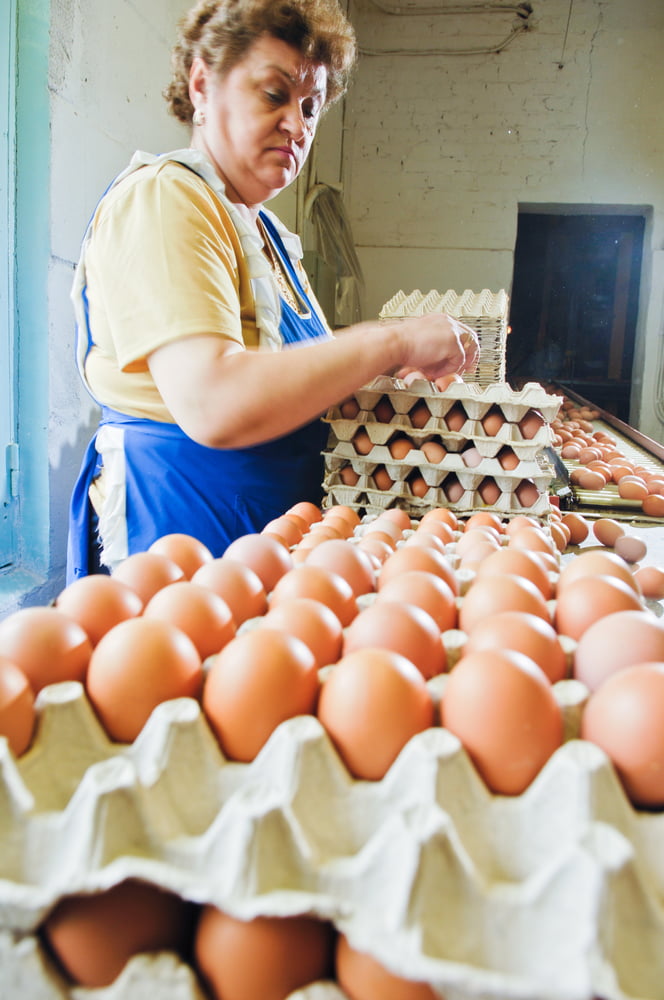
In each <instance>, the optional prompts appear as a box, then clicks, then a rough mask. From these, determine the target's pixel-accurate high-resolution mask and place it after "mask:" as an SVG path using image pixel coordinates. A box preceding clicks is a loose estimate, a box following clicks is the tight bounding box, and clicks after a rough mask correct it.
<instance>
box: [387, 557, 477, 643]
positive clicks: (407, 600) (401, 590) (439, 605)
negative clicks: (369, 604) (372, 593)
mask: <svg viewBox="0 0 664 1000" xmlns="http://www.w3.org/2000/svg"><path fill="white" fill-rule="evenodd" d="M376 600H379V601H380V600H385V601H398V602H402V603H404V604H415V605H417V607H418V608H422V609H423V610H424V611H427V612H428V613H429V614H430V615H431V617H432V618H433V620H434V621H435V623H436V625H437V626H438V629H439V630H440V631H441V632H445V631H447V630H448V629H452V628H456V625H457V615H458V612H457V605H456V600H455V596H454V593H453V592H452V589H451V588H450V586H449V585H448V584H447V583H446V582H445V581H444V580H443V579H442V577H440V576H436V575H435V574H434V573H427V572H425V571H424V570H417V569H416V570H410V571H409V572H405V573H400V574H399V575H398V576H395V577H393V578H392V579H391V580H388V581H387V582H386V583H385V584H384V585H383V587H382V588H381V590H380V591H379V593H378V594H377V596H376Z"/></svg>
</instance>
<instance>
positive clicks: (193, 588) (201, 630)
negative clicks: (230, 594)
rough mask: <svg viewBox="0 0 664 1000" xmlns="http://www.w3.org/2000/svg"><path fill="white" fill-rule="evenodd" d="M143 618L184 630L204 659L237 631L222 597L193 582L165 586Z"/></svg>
mask: <svg viewBox="0 0 664 1000" xmlns="http://www.w3.org/2000/svg"><path fill="white" fill-rule="evenodd" d="M208 565H209V564H208ZM143 617H144V618H158V619H160V620H161V621H165V622H170V623H171V624H172V625H176V626H177V627H178V628H179V629H182V631H183V632H184V633H185V635H188V636H189V638H190V639H191V641H192V642H193V644H194V646H195V647H196V649H197V650H198V653H199V656H200V657H201V659H202V660H205V659H207V657H208V656H211V655H212V654H213V653H218V652H219V650H220V649H222V648H223V647H224V646H225V645H226V643H227V642H230V640H231V639H232V638H233V636H234V635H235V629H236V626H235V620H234V618H233V613H232V611H231V609H230V607H229V606H228V604H227V603H226V601H225V600H224V599H223V597H219V594H216V593H215V592H214V591H213V590H209V589H207V588H206V587H203V586H201V584H199V583H194V582H193V581H191V580H180V582H179V583H171V584H169V585H168V587H162V589H161V590H159V591H157V593H156V594H155V595H154V597H151V598H150V600H149V601H148V603H147V604H146V606H145V609H144V611H143Z"/></svg>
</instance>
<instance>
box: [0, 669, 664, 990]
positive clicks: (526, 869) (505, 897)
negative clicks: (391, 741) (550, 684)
mask: <svg viewBox="0 0 664 1000" xmlns="http://www.w3.org/2000/svg"><path fill="white" fill-rule="evenodd" d="M435 680H436V679H435V678H434V679H433V680H432V681H429V682H428V683H429V684H430V685H432V684H433V683H434V681H435ZM570 686H571V687H572V688H575V687H576V688H579V687H582V685H579V682H577V681H563V682H560V683H559V684H558V685H555V686H554V691H555V692H556V695H557V697H558V698H559V701H560V703H561V705H563V706H564V705H565V704H567V706H568V707H572V708H573V712H572V716H575V717H576V718H577V723H576V725H574V726H572V727H571V729H569V730H568V736H569V738H568V739H567V741H566V742H565V743H564V744H563V745H562V746H561V747H560V748H559V749H558V750H557V751H556V752H555V753H554V755H553V756H552V757H551V758H550V760H549V761H548V762H547V763H546V764H545V766H544V768H543V769H542V771H541V772H540V774H539V775H538V776H537V778H536V779H535V780H534V781H533V783H532V784H531V785H530V786H529V788H528V789H527V790H526V791H525V792H524V793H522V794H521V795H518V796H499V795H492V794H491V793H490V792H489V791H488V789H487V788H486V786H485V785H484V783H483V782H482V781H481V779H480V778H479V776H478V774H477V772H476V771H475V769H474V767H473V765H472V763H471V761H470V758H469V757H468V756H467V754H466V752H465V751H464V749H463V748H462V747H461V745H460V743H459V741H458V740H457V739H456V737H454V736H452V734H451V733H449V732H448V731H446V730H445V729H443V728H441V727H440V726H435V727H433V728H431V729H429V730H427V731H425V732H423V733H420V734H418V735H417V736H415V737H413V738H412V739H411V740H410V741H409V743H407V744H406V746H405V747H404V749H403V750H402V752H401V754H400V755H399V757H398V758H397V759H396V761H395V762H394V763H393V765H392V767H391V768H390V769H389V771H388V772H387V774H386V775H385V777H384V778H383V779H382V780H380V781H364V780H354V779H353V778H352V776H351V775H350V774H349V773H348V771H347V770H346V768H345V767H344V765H343V763H342V761H341V759H340V758H339V756H338V755H337V753H336V750H335V748H334V746H333V744H332V743H331V741H330V739H329V737H328V736H327V734H326V732H325V730H324V729H323V727H322V726H321V725H320V723H319V721H318V719H316V718H315V717H314V716H299V717H297V718H294V719H290V720H288V721H286V722H284V723H282V724H281V725H280V726H279V727H278V728H277V729H276V730H275V731H274V733H273V734H272V736H271V737H270V738H269V740H268V742H267V743H266V744H265V746H264V747H263V750H262V751H261V752H260V754H259V755H258V756H257V757H256V759H255V760H254V761H253V762H252V763H249V764H239V763H235V762H232V761H229V760H227V759H226V758H225V757H224V756H223V754H222V753H221V751H220V749H219V747H218V744H217V743H216V741H215V739H214V737H213V735H212V733H211V730H210V729H209V726H208V723H207V720H206V719H205V717H204V715H203V714H202V712H201V710H200V706H199V705H198V703H197V702H196V701H194V700H193V699H188V698H181V699H176V700H174V701H170V702H165V703H163V704H161V705H159V706H158V707H157V708H156V709H155V711H154V712H153V714H152V716H151V717H150V719H149V720H148V722H147V723H146V725H145V727H144V729H143V731H142V732H141V733H140V735H139V737H138V738H137V740H136V741H135V742H134V743H133V744H131V745H119V744H113V743H111V742H109V740H108V739H107V738H106V736H105V734H104V732H103V730H102V729H101V727H100V725H99V723H98V721H97V719H96V717H95V715H94V713H93V711H92V709H91V706H90V704H89V702H88V701H87V698H86V696H85V692H84V690H83V688H82V686H81V685H80V684H78V683H73V682H66V683H62V684H56V685H51V686H50V687H47V688H44V689H43V690H42V692H41V693H40V695H39V696H38V699H37V709H38V714H39V729H38V732H37V736H36V739H35V741H34V743H33V746H32V748H31V749H30V750H29V751H28V752H27V753H26V754H24V755H23V756H22V757H21V758H20V759H18V760H16V759H15V758H14V757H13V756H12V754H11V752H10V751H9V750H8V747H7V742H6V740H5V739H4V738H0V996H2V997H3V1000H4V998H5V997H7V1000H15V998H16V1000H19V998H20V1000H86V998H88V997H90V1000H92V997H94V1000H139V998H141V1000H142V998H145V997H148V996H149V997H150V1000H202V994H201V992H200V990H199V987H198V986H197V985H196V982H195V980H194V978H193V974H192V973H191V972H190V970H189V967H188V966H186V967H185V966H183V965H182V964H181V963H180V965H179V966H178V968H174V967H173V961H174V957H173V956H165V960H166V966H165V967H164V965H163V961H161V960H160V961H156V960H154V959H150V958H148V957H147V956H139V958H138V959H137V960H134V962H136V961H137V962H138V963H139V965H140V966H141V968H142V969H143V970H144V974H143V976H142V977H141V976H138V977H137V976H136V975H134V976H133V978H131V979H130V978H128V977H129V973H127V976H125V975H124V974H123V975H121V977H120V978H119V979H118V980H117V981H116V983H115V984H113V986H110V987H107V988H106V989H100V990H94V991H92V990H90V991H88V990H86V989H83V988H80V987H72V986H70V985H68V984H67V983H65V982H64V981H63V980H62V978H61V977H59V975H58V973H57V971H56V970H55V968H54V967H53V965H52V963H51V962H50V960H49V958H48V955H47V954H46V953H45V952H44V950H43V948H42V946H41V942H40V939H39V935H38V928H39V925H40V923H41V921H42V920H43V918H44V917H45V915H46V914H47V913H48V912H49V910H50V908H51V907H52V906H53V905H54V904H55V903H57V901H58V900H59V899H61V898H63V897H65V896H67V895H69V894H71V893H79V892H86V893H87V892H95V891H103V890H104V889H107V888H110V887H112V886H113V885H116V884H119V882H121V881H123V880H124V879H126V878H139V879H143V880H146V881H149V882H151V883H152V884H154V885H158V886H160V887H161V888H163V889H166V890H169V891H171V892H175V893H177V894H179V895H180V896H181V897H182V898H183V899H186V900H189V901H191V902H194V903H197V904H204V903H211V904H213V905H215V906H218V907H220V908H222V909H224V910H226V911H227V912H229V913H232V914H234V915H235V916H237V917H240V918H245V919H250V918H253V917H255V916H261V915H263V916H288V915H296V914H304V913H309V914H314V915H317V916H318V917H320V918H321V919H325V920H330V921H332V922H333V924H334V925H335V926H336V927H337V929H338V930H340V931H342V932H344V933H346V934H347V935H348V936H349V938H350V940H351V943H353V944H354V945H355V946H356V947H357V948H359V949H360V950H363V951H366V952H368V953H369V954H371V955H373V956H374V958H376V959H377V960H378V961H379V962H381V963H383V964H384V965H386V967H387V968H389V969H392V970H393V971H395V972H396V973H397V974H401V975H403V976H405V977H406V978H409V979H414V980H426V981H428V982H430V983H431V984H432V986H433V988H434V989H435V990H436V992H437V994H438V995H439V996H440V997H441V998H442V997H444V998H445V1000H592V998H594V997H601V998H602V1000H645V998H647V1000H664V854H663V852H662V849H661V845H662V842H663V840H664V814H663V813H644V812H637V811H636V810H634V809H633V808H632V807H631V805H630V804H629V802H628V801H627V799H626V797H625V795H624V792H623V790H622V786H621V785H620V782H619V780H618V778H617V775H616V773H615V770H614V769H613V767H612V766H611V764H610V762H609V760H608V758H607V757H606V755H605V754H604V753H603V752H602V751H601V750H600V749H599V748H598V747H595V746H594V745H592V744H590V743H587V742H585V741H583V740H580V739H578V738H577V733H578V719H579V718H580V714H581V713H582V710H583V702H584V699H585V697H587V692H585V689H584V690H583V692H579V691H577V690H575V691H573V692H570ZM563 689H565V690H563ZM564 710H565V709H564ZM161 958H162V959H163V958H164V957H163V956H162V957H161ZM169 960H170V964H169ZM175 961H177V960H175ZM141 963H144V964H143V965H141ZM130 964H131V965H134V963H130ZM127 968H128V969H129V967H127ZM187 970H189V971H187ZM134 971H136V970H134ZM135 979H137V981H138V982H139V985H140V986H141V989H134V988H133V985H132V984H133V983H134V980H135ZM321 985H322V984H321ZM296 997H297V1000H328V997H329V1000H344V994H342V993H341V992H340V991H339V990H338V987H336V986H335V985H333V984H328V986H327V987H325V986H322V992H321V989H320V988H312V990H304V991H300V992H299V993H298V994H296V995H293V996H292V997H291V1000H296Z"/></svg>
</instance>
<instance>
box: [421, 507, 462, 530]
mask: <svg viewBox="0 0 664 1000" xmlns="http://www.w3.org/2000/svg"><path fill="white" fill-rule="evenodd" d="M429 521H443V522H444V523H445V524H448V525H449V526H450V528H451V529H452V531H454V530H455V529H456V528H458V526H459V519H458V518H457V516H456V514H455V513H454V511H453V510H450V508H449V507H430V508H429V510H427V511H426V513H424V514H423V515H422V517H421V519H420V526H423V525H425V524H428V523H429Z"/></svg>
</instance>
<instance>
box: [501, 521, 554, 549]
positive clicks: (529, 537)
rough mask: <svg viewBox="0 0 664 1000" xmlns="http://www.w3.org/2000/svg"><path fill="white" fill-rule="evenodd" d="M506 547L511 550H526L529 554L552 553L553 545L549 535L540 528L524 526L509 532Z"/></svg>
mask: <svg viewBox="0 0 664 1000" xmlns="http://www.w3.org/2000/svg"><path fill="white" fill-rule="evenodd" d="M507 544H508V546H509V547H510V548H513V549H527V550H528V551H529V552H549V553H551V552H553V551H554V550H555V545H554V543H553V540H552V539H551V536H550V535H547V534H546V532H545V531H544V530H543V529H542V528H540V527H537V528H536V527H531V526H528V525H526V526H524V527H519V528H518V529H517V530H515V531H512V532H510V534H509V541H508V543H507Z"/></svg>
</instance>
